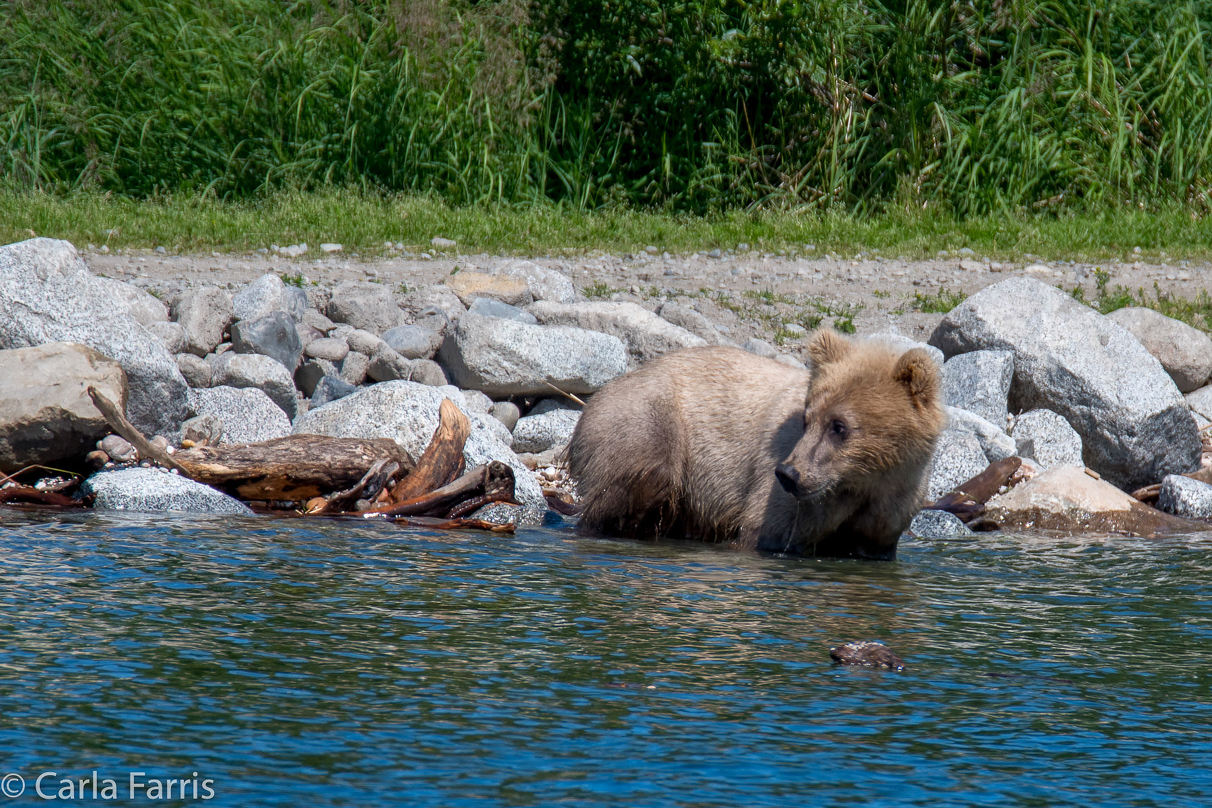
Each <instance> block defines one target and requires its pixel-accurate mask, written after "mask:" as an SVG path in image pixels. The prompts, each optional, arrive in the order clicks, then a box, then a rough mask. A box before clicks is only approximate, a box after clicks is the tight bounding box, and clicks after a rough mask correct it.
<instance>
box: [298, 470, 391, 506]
mask: <svg viewBox="0 0 1212 808" xmlns="http://www.w3.org/2000/svg"><path fill="white" fill-rule="evenodd" d="M399 470H400V464H399V463H397V462H395V461H394V460H388V459H387V458H385V457H384V458H382V459H380V460H377V461H375V464H374V465H373V466H371V467H370V470H369V471H367V472H366V474H365V475H364V476H363V477H362V479H361V480H358V484H357V485H355V486H353V487H352V488H347V489H345V490H344V491H337V492H336V493H335V494H329V495H328V496H327V497H316V498H315V499H313V500H312V501H311V502H308V503H307V515H308V516H316V515H319V514H322V513H338V512H341V511H350V510H353V506H354V505H356V504H357V502H358V500H359V499H369V500H373V499H375V498H376V497H378V496H379V494H380V493H381V492H382V491H383V489H384V488H385V487H386V486H387V483H388V482H390V481H391V479H392V478H393V477H394V476H395V475H396V472H398V471H399Z"/></svg>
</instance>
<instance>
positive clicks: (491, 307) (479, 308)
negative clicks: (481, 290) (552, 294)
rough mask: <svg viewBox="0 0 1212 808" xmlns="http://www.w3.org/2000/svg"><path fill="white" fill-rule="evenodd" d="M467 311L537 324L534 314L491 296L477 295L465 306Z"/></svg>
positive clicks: (483, 315)
mask: <svg viewBox="0 0 1212 808" xmlns="http://www.w3.org/2000/svg"><path fill="white" fill-rule="evenodd" d="M467 311H468V313H470V314H478V315H480V316H481V317H504V318H505V319H506V320H516V321H517V322H519V323H529V324H530V325H538V323H539V321H538V320H537V319H536V318H535V316H534V315H533V314H531V313H530V312H528V311H526V310H525V309H519V308H518V307H517V306H511V305H509V304H508V303H502V302H501V301H499V300H493V299H492V298H491V297H477V298H476V299H475V300H473V301H471V305H470V306H468V307H467Z"/></svg>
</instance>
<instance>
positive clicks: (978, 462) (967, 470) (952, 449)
mask: <svg viewBox="0 0 1212 808" xmlns="http://www.w3.org/2000/svg"><path fill="white" fill-rule="evenodd" d="M988 466H989V460H988V459H987V458H986V457H985V452H984V450H983V449H981V444H980V441H978V440H977V439H976V436H975V435H973V434H972V433H971V432H961V431H958V430H954V429H946V430H943V433H942V434H941V435H939V438H938V445H937V446H936V447H935V449H934V457H933V459H932V460H931V463H930V481H929V483H928V488H927V493H926V498H927V499H930V500H936V499H938V498H939V497H941V496H942V495H943V494H949V493H950V492H952V491H954V490H955V488H956V486H958V485H960V484H961V483H966V482H968V480H971V479H972V478H973V477H975V476H976V475H978V474H980V473H981V472H982V471H984V470H985V469H986V468H988Z"/></svg>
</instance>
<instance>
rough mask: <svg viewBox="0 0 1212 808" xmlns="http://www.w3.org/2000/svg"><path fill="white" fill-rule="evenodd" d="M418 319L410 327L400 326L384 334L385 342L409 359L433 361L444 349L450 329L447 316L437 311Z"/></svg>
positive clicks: (431, 311) (432, 310)
mask: <svg viewBox="0 0 1212 808" xmlns="http://www.w3.org/2000/svg"><path fill="white" fill-rule="evenodd" d="M427 311H428V312H429V313H428V314H426V315H424V316H420V317H418V318H417V319H416V320H414V321H413V322H412V323H411V324H410V325H398V326H396V327H395V328H392V329H389V330H388V331H385V332H384V333H383V341H384V342H386V343H387V344H388V345H389V346H391V348H392V350H394V351H395V352H396V353H398V354H400V355H401V356H403V357H405V358H407V359H432V358H433V356H434V354H436V353H437V352H438V348H441V347H442V340H444V339H445V338H446V332H447V330H448V329H449V327H450V321H449V320H448V319H446V315H445V314H443V313H442V312H440V311H438V310H437V309H429V310H427Z"/></svg>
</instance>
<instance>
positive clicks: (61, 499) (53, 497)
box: [0, 485, 83, 508]
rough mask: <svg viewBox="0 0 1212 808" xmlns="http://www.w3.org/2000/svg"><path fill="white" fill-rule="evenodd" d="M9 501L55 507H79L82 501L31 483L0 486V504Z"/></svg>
mask: <svg viewBox="0 0 1212 808" xmlns="http://www.w3.org/2000/svg"><path fill="white" fill-rule="evenodd" d="M10 502H26V503H36V504H38V505H54V506H55V507H57V508H79V507H82V506H83V503H80V502H77V501H76V500H74V499H72V498H71V497H69V496H66V495H64V494H60V493H57V492H55V491H43V490H41V489H38V488H34V487H33V486H31V485H14V486H11V487H9V488H0V504H8V503H10Z"/></svg>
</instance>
